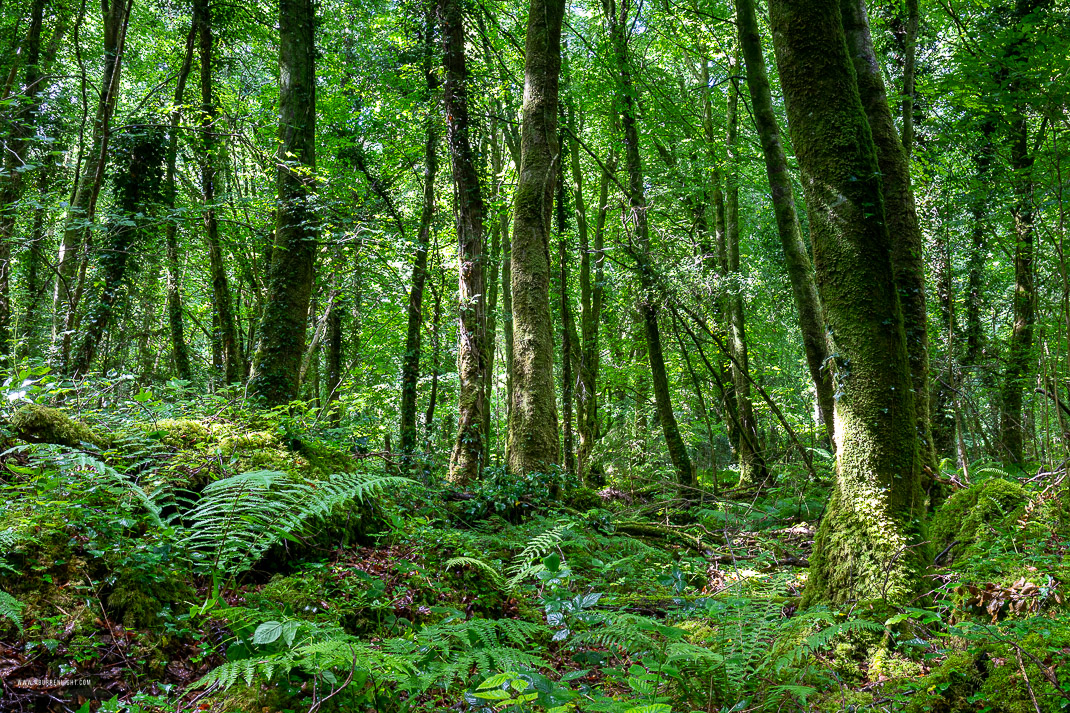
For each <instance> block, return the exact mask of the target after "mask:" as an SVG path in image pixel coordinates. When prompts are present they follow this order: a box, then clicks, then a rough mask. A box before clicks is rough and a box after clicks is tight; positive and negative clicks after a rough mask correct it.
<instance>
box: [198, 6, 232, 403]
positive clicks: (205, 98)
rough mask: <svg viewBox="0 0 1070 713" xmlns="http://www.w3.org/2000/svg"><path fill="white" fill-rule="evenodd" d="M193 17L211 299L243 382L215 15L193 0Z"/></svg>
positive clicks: (228, 355) (223, 346)
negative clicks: (222, 231)
mask: <svg viewBox="0 0 1070 713" xmlns="http://www.w3.org/2000/svg"><path fill="white" fill-rule="evenodd" d="M193 18H194V22H196V23H197V35H198V50H199V55H200V61H201V117H200V119H201V121H200V124H201V138H202V142H203V143H202V144H201V152H200V154H201V155H200V156H199V158H200V163H201V191H202V195H203V198H204V205H203V207H202V213H201V219H202V220H203V221H204V235H205V240H206V241H207V243H208V264H209V269H210V271H211V275H212V301H213V302H214V303H215V305H214V306H215V311H216V321H217V323H218V328H219V334H218V337H217V339H218V342H219V347H220V356H221V357H222V361H223V365H222V366H223V373H222V374H221V376H222V377H223V379H224V383H227V384H231V383H234V382H236V381H240V380H241V377H242V371H243V369H242V365H241V358H240V354H239V350H238V333H237V329H236V328H235V326H234V310H233V306H232V304H231V300H230V285H229V282H228V280H227V268H226V264H225V263H224V260H223V245H222V243H221V242H220V239H219V220H218V218H217V217H216V207H215V200H216V191H215V182H216V167H217V165H218V161H219V139H218V136H217V133H216V128H215V122H216V119H217V116H216V107H215V99H214V97H213V96H212V43H213V39H212V14H211V8H210V7H209V4H208V0H194V3H193Z"/></svg>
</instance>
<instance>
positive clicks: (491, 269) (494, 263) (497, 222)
mask: <svg viewBox="0 0 1070 713" xmlns="http://www.w3.org/2000/svg"><path fill="white" fill-rule="evenodd" d="M490 144H491V149H490V153H491V173H492V174H493V176H492V178H491V180H492V181H493V183H494V188H493V189H492V193H491V206H492V208H491V229H490V231H491V232H490V261H489V265H488V270H487V271H488V274H487V292H488V295H487V379H486V381H485V382H484V396H483V402H484V403H485V404H486V409H484V411H483V442H484V443H485V444H486V446H487V452H486V454H485V455H484V456H483V457H484V459H485V462H486V463H488V464H489V463H490V462H491V455H492V454H493V453H494V451H495V449H494V384H495V379H494V363H495V359H494V357H495V349H496V346H497V345H496V342H497V337H498V291H499V283H498V267H499V265H500V264H501V258H502V256H501V250H502V232H503V230H508V229H509V228H508V223H507V222H506V221H505V220H502V219H501V218H500V217H498V216H497V215H495V211H496V210H498V206H499V204H500V202H501V195H502V183H501V178H500V177H499V174H500V173H501V170H502V166H501V163H502V161H501V144H500V143H499V141H498V127H497V121H492V122H491V127H490ZM502 213H505V211H502Z"/></svg>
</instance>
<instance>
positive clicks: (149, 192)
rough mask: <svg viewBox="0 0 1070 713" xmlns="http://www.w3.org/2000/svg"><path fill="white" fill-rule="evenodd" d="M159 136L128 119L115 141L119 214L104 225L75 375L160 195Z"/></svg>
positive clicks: (85, 364) (91, 350) (92, 350)
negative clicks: (94, 289) (96, 285)
mask: <svg viewBox="0 0 1070 713" xmlns="http://www.w3.org/2000/svg"><path fill="white" fill-rule="evenodd" d="M161 138H162V137H161V136H160V133H159V132H158V131H157V130H156V129H155V128H153V127H149V126H144V125H140V126H139V125H132V126H127V127H125V129H124V133H123V135H121V136H119V137H117V139H118V141H116V142H113V147H114V148H115V151H114V152H115V153H116V154H117V160H116V163H117V164H118V170H117V171H116V172H115V199H116V201H115V202H116V205H117V207H118V209H119V213H120V215H121V216H122V219H121V220H116V221H113V222H112V223H111V224H110V225H109V226H108V229H107V230H106V231H105V235H104V244H103V245H102V246H101V250H100V258H99V263H98V268H97V281H98V282H100V283H101V287H100V291H99V292H98V293H96V294H95V295H94V297H93V299H92V300H91V301H90V302H89V304H88V307H87V309H86V315H85V318H84V319H83V320H82V323H81V328H80V329H79V331H78V341H77V342H76V343H75V345H74V348H73V351H72V353H71V359H70V362H69V372H70V373H71V374H73V375H75V376H82V375H85V373H86V372H88V371H89V368H90V366H91V365H92V363H93V358H94V357H95V356H96V354H97V348H98V347H99V346H100V342H101V338H102V337H103V336H104V330H105V329H107V327H108V325H109V324H110V322H111V321H112V316H113V314H114V312H115V308H116V305H117V303H118V302H119V300H120V298H121V297H122V296H123V295H124V293H125V286H126V285H125V281H126V278H127V272H128V269H129V267H130V265H131V256H132V255H133V253H134V252H135V250H136V249H137V247H138V246H139V245H138V244H139V242H140V240H139V239H140V238H141V237H142V235H143V232H144V230H145V225H146V223H147V222H148V221H147V220H146V218H145V216H146V215H149V214H151V212H152V204H153V203H154V202H155V201H156V200H157V199H158V198H159V191H160V187H161V182H162V173H163V163H164V160H165V152H164V150H163V149H162V146H161V143H160V139H161ZM117 143H118V144H119V145H118V146H116V145H115V144H117ZM134 267H135V268H136V267H137V265H136V263H135V265H134Z"/></svg>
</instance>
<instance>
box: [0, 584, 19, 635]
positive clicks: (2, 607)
mask: <svg viewBox="0 0 1070 713" xmlns="http://www.w3.org/2000/svg"><path fill="white" fill-rule="evenodd" d="M22 606H23V605H22V602H20V601H19V600H18V599H15V597H13V596H11V595H10V594H8V593H7V592H5V591H4V590H3V589H0V617H4V618H6V619H10V620H11V621H12V622H14V624H15V628H16V629H18V630H19V631H22Z"/></svg>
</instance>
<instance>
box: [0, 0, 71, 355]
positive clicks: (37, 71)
mask: <svg viewBox="0 0 1070 713" xmlns="http://www.w3.org/2000/svg"><path fill="white" fill-rule="evenodd" d="M44 9H45V0H34V1H33V6H32V7H31V9H30V26H29V27H28V28H27V30H26V39H25V41H24V42H23V45H22V49H21V52H20V54H21V55H22V56H23V57H24V62H25V67H26V69H25V76H24V82H23V84H24V86H23V88H22V97H21V98H20V99H18V101H19V102H20V103H21V106H19V107H18V109H17V110H16V111H15V112H14V116H13V117H12V120H11V123H10V125H9V126H8V127H7V129H8V136H7V137H6V141H5V142H4V144H5V145H4V177H3V178H2V179H0V361H6V359H7V358H8V357H9V356H10V355H11V353H12V349H13V347H12V336H13V335H12V333H11V312H12V309H11V262H12V260H11V248H12V244H13V243H14V234H15V223H16V221H17V220H18V210H17V206H16V203H17V202H18V200H19V198H21V197H22V191H23V187H24V185H25V177H24V175H23V171H24V168H23V167H24V166H25V165H26V158H27V155H26V154H27V149H28V148H29V142H30V138H31V137H32V136H33V134H34V132H35V130H36V126H37V119H38V109H39V108H40V103H39V102H38V99H37V97H38V95H39V94H40V88H41V82H42V80H43V77H42V76H41V28H42V25H43V21H44ZM60 22H61V23H62V19H61V21H60ZM61 27H62V25H61ZM56 31H57V32H62V30H61V29H59V28H57V30H56Z"/></svg>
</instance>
